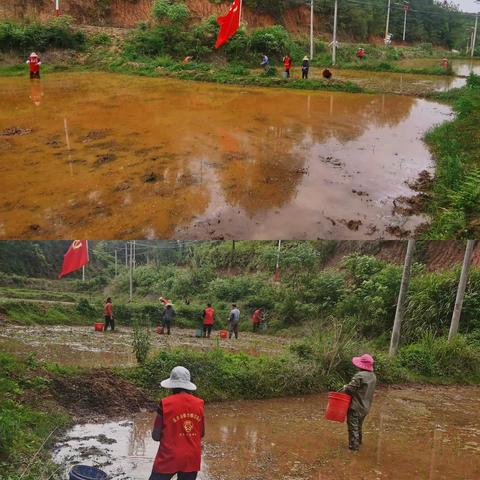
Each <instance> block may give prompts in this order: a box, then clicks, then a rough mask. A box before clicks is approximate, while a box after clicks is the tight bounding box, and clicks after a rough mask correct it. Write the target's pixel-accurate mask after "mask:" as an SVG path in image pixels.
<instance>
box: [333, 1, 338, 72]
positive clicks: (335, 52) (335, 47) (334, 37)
mask: <svg viewBox="0 0 480 480" xmlns="http://www.w3.org/2000/svg"><path fill="white" fill-rule="evenodd" d="M337 13H338V0H335V13H334V14H333V42H332V65H333V66H335V63H336V61H337Z"/></svg>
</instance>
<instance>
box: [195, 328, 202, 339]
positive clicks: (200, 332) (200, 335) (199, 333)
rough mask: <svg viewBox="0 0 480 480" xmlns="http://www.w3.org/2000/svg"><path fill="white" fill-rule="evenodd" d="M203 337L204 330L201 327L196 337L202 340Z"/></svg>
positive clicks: (196, 331) (196, 332) (197, 330)
mask: <svg viewBox="0 0 480 480" xmlns="http://www.w3.org/2000/svg"><path fill="white" fill-rule="evenodd" d="M202 336H203V328H200V327H199V328H197V329H196V330H195V337H197V338H200V337H202Z"/></svg>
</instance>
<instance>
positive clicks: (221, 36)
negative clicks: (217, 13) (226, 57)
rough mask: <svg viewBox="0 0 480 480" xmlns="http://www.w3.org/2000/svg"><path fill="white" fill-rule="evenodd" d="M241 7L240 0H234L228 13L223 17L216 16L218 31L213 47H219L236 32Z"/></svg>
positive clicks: (238, 25)
mask: <svg viewBox="0 0 480 480" xmlns="http://www.w3.org/2000/svg"><path fill="white" fill-rule="evenodd" d="M241 9H242V6H241V3H240V0H234V2H233V3H232V6H231V7H230V10H229V11H228V13H227V14H226V15H224V16H223V17H218V18H217V23H218V24H219V25H220V32H218V38H217V43H216V44H215V48H220V47H221V46H222V45H223V44H224V43H226V42H228V41H229V40H230V38H232V37H233V36H234V35H235V34H236V33H237V30H238V28H239V27H240V12H241Z"/></svg>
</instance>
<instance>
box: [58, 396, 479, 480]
mask: <svg viewBox="0 0 480 480" xmlns="http://www.w3.org/2000/svg"><path fill="white" fill-rule="evenodd" d="M325 406H326V395H325V394H322V395H313V396H306V397H303V398H301V397H300V398H282V399H275V400H264V401H238V402H226V403H222V404H209V405H207V406H206V422H207V423H206V438H205V441H204V452H203V467H202V473H201V475H200V479H202V480H238V479H242V480H259V479H267V480H273V479H278V480H347V479H352V478H356V479H359V480H412V479H415V480H478V478H480V421H479V417H478V411H479V409H480V389H479V388H478V387H471V388H470V387H416V388H415V387H399V388H389V389H378V391H377V393H376V396H375V400H374V404H373V408H372V412H371V414H370V415H369V416H368V417H367V420H366V422H365V425H364V444H363V446H362V449H361V451H360V452H359V453H358V454H354V453H351V452H349V451H348V449H347V442H346V441H347V434H346V425H345V424H338V423H333V422H327V421H326V420H324V418H323V415H324V411H325ZM152 424H153V414H151V413H142V414H138V415H136V416H133V417H131V418H124V419H121V420H119V421H110V422H107V423H103V424H85V425H77V426H75V427H74V428H73V429H72V430H70V431H69V432H67V433H66V435H65V437H64V438H63V439H61V440H60V441H59V442H58V443H57V444H56V445H55V447H54V450H53V458H54V460H55V461H56V462H57V463H58V464H59V465H61V468H64V469H65V471H67V470H68V467H69V466H71V465H72V464H74V463H77V462H82V463H86V464H96V465H99V466H101V468H102V469H104V470H105V471H106V472H108V473H109V474H110V478H111V479H112V480H119V479H133V480H140V479H146V478H148V476H149V473H150V471H151V467H152V463H153V458H154V456H155V453H156V448H157V445H158V444H156V443H155V442H153V441H152V439H151V437H150V432H151V427H152Z"/></svg>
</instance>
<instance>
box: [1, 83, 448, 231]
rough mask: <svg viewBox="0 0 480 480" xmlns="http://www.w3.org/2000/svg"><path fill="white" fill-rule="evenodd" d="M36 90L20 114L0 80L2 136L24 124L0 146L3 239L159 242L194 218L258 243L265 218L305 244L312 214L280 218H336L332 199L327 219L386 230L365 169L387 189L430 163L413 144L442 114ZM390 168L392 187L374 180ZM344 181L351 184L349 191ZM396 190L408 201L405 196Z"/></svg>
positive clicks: (228, 91)
mask: <svg viewBox="0 0 480 480" xmlns="http://www.w3.org/2000/svg"><path fill="white" fill-rule="evenodd" d="M126 80H128V81H126ZM42 83H43V87H42V88H43V89H44V91H45V93H46V94H45V97H44V99H43V101H42V102H43V103H42V108H41V109H36V108H35V110H32V109H31V108H28V107H27V106H26V105H24V104H22V100H21V96H19V95H17V94H16V93H18V92H19V91H21V90H22V89H23V88H25V86H26V84H25V83H22V81H21V80H19V79H0V87H1V88H0V102H1V103H2V105H5V106H6V109H2V111H1V112H0V131H2V130H4V129H6V128H11V127H12V126H20V127H22V128H31V129H32V132H31V133H30V134H28V135H14V136H12V137H11V138H10V137H9V138H8V142H9V148H8V149H3V148H0V161H2V160H3V161H2V166H3V171H2V178H1V180H0V215H1V216H2V220H3V219H4V224H5V231H6V235H5V236H7V237H14V236H18V235H22V236H23V237H25V238H32V237H36V236H39V235H41V236H42V237H43V238H49V237H55V238H58V237H59V236H65V237H71V236H75V235H77V234H80V232H82V235H84V236H85V235H90V236H92V237H98V238H100V237H101V238H107V237H108V238H121V237H125V236H132V235H135V234H139V235H141V236H148V237H160V236H162V237H170V236H172V235H176V234H177V233H178V232H179V230H181V229H182V228H186V229H188V230H189V229H192V228H193V227H194V226H195V225H196V223H197V220H198V219H200V220H202V219H204V218H208V219H209V221H210V222H211V221H212V220H214V221H215V222H216V223H217V225H219V224H221V226H220V227H216V228H215V229H213V228H210V227H211V226H209V227H208V228H207V230H208V231H207V230H205V231H201V228H200V229H198V231H201V232H200V233H199V235H205V236H208V237H212V236H215V235H226V234H227V232H228V231H230V230H229V229H228V228H227V221H228V222H230V220H231V218H232V213H233V212H235V216H237V220H232V221H233V222H234V226H233V228H234V229H236V230H241V231H243V232H244V234H245V235H246V236H249V237H250V238H254V237H258V236H261V235H262V232H261V229H260V228H259V227H258V225H257V224H262V225H264V224H265V217H267V218H268V219H269V220H270V219H272V217H274V216H275V218H276V220H278V225H277V226H276V227H275V226H273V225H270V228H273V230H271V231H270V233H269V234H270V236H271V235H274V236H275V235H276V234H277V233H279V234H280V233H282V234H285V235H286V236H294V235H295V233H296V232H297V231H299V230H301V231H303V230H306V233H308V234H309V235H310V236H312V235H315V234H318V233H321V232H318V231H315V232H314V231H313V229H314V228H315V224H318V222H319V221H320V223H321V222H322V218H323V217H322V218H316V219H312V218H307V217H305V216H304V215H302V214H300V217H302V216H303V218H301V219H300V218H299V221H300V224H301V225H302V227H300V229H299V228H298V225H297V226H295V227H293V228H292V229H290V230H289V229H288V219H289V217H290V216H291V215H292V209H293V210H295V211H297V210H298V209H299V205H300V204H301V205H302V207H301V208H300V210H299V212H301V211H305V208H304V205H305V204H308V205H309V209H311V210H312V211H317V212H318V211H319V210H320V209H322V211H326V212H328V215H327V216H330V217H334V216H335V214H336V209H337V205H338V202H337V201H336V199H335V200H334V198H335V197H336V196H337V195H338V193H339V191H340V190H341V191H342V192H343V196H344V198H345V197H346V198H345V200H346V201H345V204H346V205H348V209H347V208H346V211H345V212H339V215H338V216H341V217H344V216H345V215H351V214H355V215H357V214H358V215H360V216H362V217H363V218H367V219H371V221H372V222H377V223H379V225H378V227H380V228H381V229H385V225H384V224H383V225H382V221H383V220H380V221H379V220H378V219H379V218H382V217H386V216H389V215H390V210H391V204H388V205H386V204H385V202H386V201H387V199H388V198H386V196H385V193H384V191H382V192H379V191H378V190H376V187H375V181H374V180H373V179H372V172H371V171H370V167H368V165H375V173H374V175H373V176H378V177H380V180H381V183H382V185H384V186H385V187H389V186H392V187H393V188H392V191H393V190H395V189H396V188H395V187H396V186H398V185H399V184H401V183H402V181H405V180H407V179H408V178H410V177H411V176H412V175H413V176H415V175H416V174H418V173H419V172H420V171H421V170H423V169H425V168H428V164H429V160H428V159H429V154H428V151H427V150H426V148H425V147H424V145H423V143H422V142H421V140H420V137H421V135H422V133H423V132H424V131H425V130H427V129H428V128H429V127H430V126H431V125H432V124H433V123H435V122H438V121H441V120H443V119H444V115H445V114H446V113H447V112H448V111H449V110H448V108H447V107H444V106H437V105H436V104H434V103H430V102H426V101H419V100H416V99H413V98H408V97H398V96H388V95H377V96H375V95H351V94H339V93H335V94H332V93H311V92H310V93H305V92H290V91H283V90H280V89H275V90H274V89H272V90H265V89H242V88H239V87H232V88H224V87H219V86H212V85H204V84H197V83H189V82H173V81H163V80H154V79H143V78H136V77H123V76H111V75H104V74H88V75H80V74H68V75H66V74H62V75H52V76H49V77H47V78H46V79H45V80H42ZM29 88H33V86H30V85H29ZM380 131H381V134H380ZM399 140H400V142H401V144H400V145H399V143H400V142H399ZM379 143H380V144H381V146H382V150H383V154H382V156H381V157H377V158H375V156H374V158H372V155H371V146H372V144H379ZM385 147H386V148H385ZM398 151H401V153H402V155H404V156H406V157H408V158H409V160H408V162H409V164H408V165H407V168H404V167H405V165H399V164H396V160H397V159H396V158H395V156H396V155H398ZM332 162H333V163H332ZM362 164H363V166H366V169H365V170H364V169H363V166H362V168H360V165H362ZM390 169H393V170H395V174H394V175H393V177H394V178H389V176H388V175H387V176H383V177H382V175H383V173H384V171H385V170H390ZM62 172H68V175H62ZM356 172H359V173H358V174H357V173H356ZM354 175H355V178H360V177H362V185H361V186H360V185H356V184H355V183H356V182H355V181H354V180H352V178H353V176H354ZM357 175H360V176H359V177H356V176H357ZM372 180H373V182H372ZM392 181H393V182H394V183H393V185H392ZM313 183H315V184H316V185H317V186H318V185H322V191H321V192H320V191H319V192H318V193H317V194H316V195H315V194H314V193H313V191H311V190H310V189H309V185H310V184H313ZM338 184H341V185H342V187H341V188H340V189H339V188H338V186H337V185H338ZM360 188H361V189H362V190H365V191H367V192H368V194H369V195H372V198H373V197H375V196H378V197H379V198H378V200H379V202H378V203H377V202H375V203H374V202H371V205H367V204H366V202H362V199H361V198H358V196H356V195H355V194H352V189H353V190H356V189H360ZM317 190H318V188H317ZM384 190H385V191H387V190H388V188H385V189H384ZM397 190H398V189H397ZM400 190H402V191H401V192H400V194H408V193H409V189H408V187H404V188H402V189H400ZM322 192H323V193H322ZM325 194H327V195H325ZM381 202H383V203H381ZM13 207H15V208H13ZM382 209H384V210H383V211H382ZM299 212H296V213H295V215H298V214H299ZM352 212H354V213H352ZM218 220H220V221H219V222H218ZM347 220H348V219H347ZM367 223H368V222H367ZM340 224H341V223H339V225H340ZM338 228H339V227H337V229H338ZM343 228H344V230H345V227H343ZM279 230H281V231H279ZM75 232H76V233H75ZM210 232H214V233H210ZM313 232H314V233H313ZM189 233H192V232H190V231H189ZM336 233H338V232H336ZM77 236H78V235H77ZM277 236H278V235H277ZM280 236H282V235H280ZM269 238H270V237H269Z"/></svg>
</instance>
